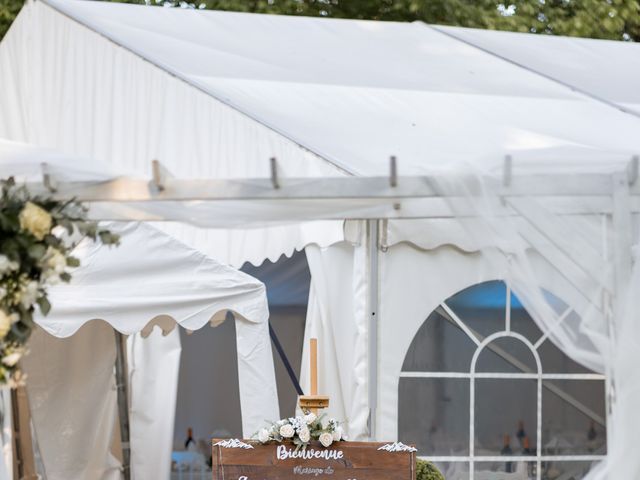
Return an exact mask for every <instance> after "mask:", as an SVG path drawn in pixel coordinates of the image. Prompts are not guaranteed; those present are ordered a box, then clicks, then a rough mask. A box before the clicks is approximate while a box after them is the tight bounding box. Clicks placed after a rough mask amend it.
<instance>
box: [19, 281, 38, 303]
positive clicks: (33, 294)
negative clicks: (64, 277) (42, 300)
mask: <svg viewBox="0 0 640 480" xmlns="http://www.w3.org/2000/svg"><path fill="white" fill-rule="evenodd" d="M38 287H39V286H38V282H36V281H35V280H31V281H30V282H27V284H26V285H23V286H22V289H21V290H20V294H21V296H20V303H21V304H22V306H23V307H24V308H29V307H31V305H33V304H34V303H35V302H36V300H37V299H38V295H39V292H38Z"/></svg>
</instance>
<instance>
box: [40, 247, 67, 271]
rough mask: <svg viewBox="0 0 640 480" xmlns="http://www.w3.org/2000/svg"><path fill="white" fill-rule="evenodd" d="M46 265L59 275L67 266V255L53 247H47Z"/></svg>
mask: <svg viewBox="0 0 640 480" xmlns="http://www.w3.org/2000/svg"><path fill="white" fill-rule="evenodd" d="M45 258H46V261H45V266H46V267H47V268H49V269H51V270H53V271H54V272H55V273H57V274H58V275H59V274H61V273H64V271H65V270H66V268H67V259H66V258H65V256H64V255H63V254H62V253H61V252H60V250H57V249H55V248H53V247H49V248H47V254H46V255H45Z"/></svg>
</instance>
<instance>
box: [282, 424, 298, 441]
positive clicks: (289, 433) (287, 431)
mask: <svg viewBox="0 0 640 480" xmlns="http://www.w3.org/2000/svg"><path fill="white" fill-rule="evenodd" d="M294 433H295V430H294V429H293V426H291V425H288V424H287V425H283V426H281V427H280V436H281V437H282V438H291V437H293V435H294Z"/></svg>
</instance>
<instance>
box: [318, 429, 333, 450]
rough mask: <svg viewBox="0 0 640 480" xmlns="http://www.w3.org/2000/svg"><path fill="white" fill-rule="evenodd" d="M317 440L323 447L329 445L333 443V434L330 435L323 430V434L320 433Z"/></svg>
mask: <svg viewBox="0 0 640 480" xmlns="http://www.w3.org/2000/svg"><path fill="white" fill-rule="evenodd" d="M319 440H320V443H321V444H322V446H323V447H330V446H331V444H332V443H333V435H331V434H330V433H328V432H324V433H323V434H321V435H320V439H319Z"/></svg>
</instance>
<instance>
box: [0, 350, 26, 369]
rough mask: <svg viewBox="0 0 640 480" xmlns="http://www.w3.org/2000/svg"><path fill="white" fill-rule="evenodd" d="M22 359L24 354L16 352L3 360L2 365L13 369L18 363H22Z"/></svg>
mask: <svg viewBox="0 0 640 480" xmlns="http://www.w3.org/2000/svg"><path fill="white" fill-rule="evenodd" d="M21 358H22V352H21V351H16V352H13V353H11V354H9V355H7V356H6V357H4V358H3V359H2V363H3V364H5V365H6V366H7V367H13V366H14V365H15V364H16V363H18V362H19V361H20V359H21Z"/></svg>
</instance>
